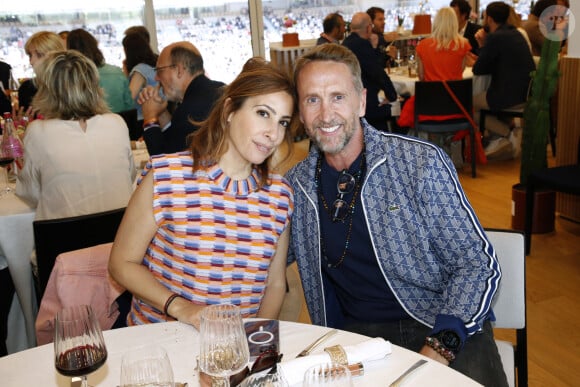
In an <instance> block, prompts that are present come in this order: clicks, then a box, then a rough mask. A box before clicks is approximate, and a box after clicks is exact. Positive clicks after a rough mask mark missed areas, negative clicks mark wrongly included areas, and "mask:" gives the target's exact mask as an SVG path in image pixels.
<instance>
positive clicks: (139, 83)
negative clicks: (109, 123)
mask: <svg viewBox="0 0 580 387" xmlns="http://www.w3.org/2000/svg"><path fill="white" fill-rule="evenodd" d="M122 44H123V50H124V51H125V67H126V70H127V74H128V76H129V90H130V91H131V97H132V98H133V100H134V101H135V107H136V108H137V120H138V121H139V125H140V127H141V126H143V109H142V108H141V105H139V104H138V103H137V100H138V98H139V93H140V92H141V90H143V88H144V87H146V86H153V87H155V86H157V81H156V80H155V64H156V63H157V54H155V53H154V52H153V50H151V47H150V46H149V43H147V41H146V40H145V39H143V37H142V36H141V35H139V34H136V33H132V34H128V35H126V36H125V37H124V38H123V42H122Z"/></svg>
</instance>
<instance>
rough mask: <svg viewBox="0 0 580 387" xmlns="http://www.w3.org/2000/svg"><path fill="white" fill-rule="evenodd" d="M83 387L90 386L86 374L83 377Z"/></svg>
mask: <svg viewBox="0 0 580 387" xmlns="http://www.w3.org/2000/svg"><path fill="white" fill-rule="evenodd" d="M81 387H89V382H88V380H87V376H86V375H83V376H82V377H81Z"/></svg>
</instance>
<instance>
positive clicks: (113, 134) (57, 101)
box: [16, 38, 136, 220]
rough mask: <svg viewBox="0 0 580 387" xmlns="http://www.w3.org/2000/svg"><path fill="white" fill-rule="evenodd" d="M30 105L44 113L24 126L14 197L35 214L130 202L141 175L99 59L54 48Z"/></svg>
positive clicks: (112, 206) (62, 214)
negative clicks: (111, 105)
mask: <svg viewBox="0 0 580 387" xmlns="http://www.w3.org/2000/svg"><path fill="white" fill-rule="evenodd" d="M59 39H60V38H59ZM32 103H33V105H34V107H35V108H36V109H38V111H39V112H40V114H42V115H43V116H44V118H45V119H43V120H34V121H32V122H31V123H30V124H29V125H28V127H27V129H26V136H25V137H24V166H23V168H22V170H21V171H20V172H19V173H18V181H17V184H16V195H18V196H19V197H21V198H22V199H24V200H25V201H26V202H28V203H29V204H31V205H32V206H34V207H37V208H36V216H35V219H37V220H42V219H57V218H65V217H70V216H78V215H85V214H92V213H96V212H101V211H108V210H114V209H116V208H121V207H125V206H127V203H128V202H129V198H130V197H131V193H132V192H133V178H134V177H135V173H136V171H135V166H134V163H133V155H132V153H131V144H130V142H129V133H128V129H127V125H126V124H125V122H124V121H123V119H122V118H121V117H119V116H118V115H116V114H112V113H111V112H110V110H109V109H108V107H107V104H106V103H105V100H104V99H103V92H102V90H101V88H100V87H99V74H98V72H97V68H96V66H95V65H94V63H92V61H91V60H90V59H88V58H87V57H86V56H84V55H81V54H80V53H78V52H76V51H72V50H69V51H53V52H50V53H49V54H47V55H46V59H45V63H44V65H43V66H42V68H41V69H40V71H39V73H38V92H37V93H36V96H35V97H34V100H33V102H32Z"/></svg>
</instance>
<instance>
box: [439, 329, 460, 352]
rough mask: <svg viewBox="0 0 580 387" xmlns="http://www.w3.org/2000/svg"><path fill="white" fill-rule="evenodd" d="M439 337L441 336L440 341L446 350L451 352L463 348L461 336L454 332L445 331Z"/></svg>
mask: <svg viewBox="0 0 580 387" xmlns="http://www.w3.org/2000/svg"><path fill="white" fill-rule="evenodd" d="M437 336H439V340H440V341H441V344H443V345H444V346H445V348H447V349H449V350H451V351H457V350H459V347H460V346H461V340H460V339H459V335H458V334H457V333H455V332H453V331H443V332H441V333H439V334H438V335H437Z"/></svg>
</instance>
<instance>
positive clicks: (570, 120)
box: [556, 57, 580, 221]
mask: <svg viewBox="0 0 580 387" xmlns="http://www.w3.org/2000/svg"><path fill="white" fill-rule="evenodd" d="M560 71H561V73H562V77H561V78H560V81H559V83H558V124H557V125H558V126H557V133H558V137H557V138H556V150H557V151H558V153H557V154H556V165H569V164H575V163H577V162H578V161H579V160H578V145H579V142H580V140H579V138H580V125H579V124H578V122H579V121H580V109H578V106H580V58H568V57H563V58H562V59H561V60H560ZM556 209H557V210H558V211H560V212H561V213H562V215H563V216H566V217H568V218H570V219H572V220H575V221H580V197H578V196H577V195H566V194H558V197H557V200H556Z"/></svg>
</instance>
